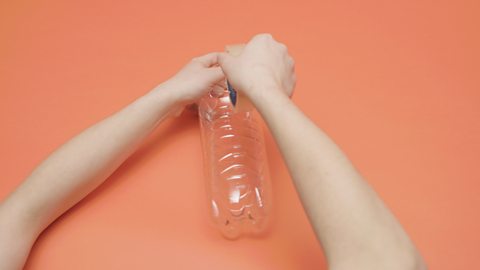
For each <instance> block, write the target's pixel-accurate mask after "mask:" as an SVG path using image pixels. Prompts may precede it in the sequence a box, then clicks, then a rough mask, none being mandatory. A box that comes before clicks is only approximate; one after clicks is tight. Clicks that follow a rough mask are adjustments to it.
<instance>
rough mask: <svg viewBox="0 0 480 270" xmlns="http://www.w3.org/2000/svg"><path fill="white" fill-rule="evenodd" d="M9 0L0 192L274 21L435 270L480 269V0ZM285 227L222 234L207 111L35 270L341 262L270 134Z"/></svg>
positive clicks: (83, 210)
mask: <svg viewBox="0 0 480 270" xmlns="http://www.w3.org/2000/svg"><path fill="white" fill-rule="evenodd" d="M351 2H353V1H273V0H270V1H252V0H247V1H246V0H242V1H220V0H217V1H214V0H204V1H183V0H177V1H159V0H156V1H153V0H152V1H107V0H99V1H47V0H45V1H26V0H25V1H24V0H19V1H6V0H4V1H1V2H0V123H1V132H0V149H1V152H0V169H1V178H0V179H1V180H0V198H4V197H5V196H6V195H7V194H8V193H9V192H11V191H12V190H13V189H14V188H15V186H16V185H18V184H19V183H20V182H21V181H22V180H23V179H24V178H25V177H26V176H27V175H28V174H29V172H30V171H31V170H32V169H33V168H34V167H35V166H36V165H37V164H38V163H39V162H40V161H41V160H42V159H44V158H45V157H46V156H47V155H48V153H49V152H51V151H52V150H54V149H55V148H56V147H57V146H59V145H60V144H61V143H63V142H65V140H67V139H68V138H70V137H72V136H73V135H75V134H76V133H78V132H80V131H81V130H82V129H84V128H85V127H87V126H89V125H91V124H93V123H95V122H96V121H98V120H100V119H102V118H103V117H105V116H107V115H109V114H111V113H112V112H115V111H116V110H118V109H120V108H121V107H122V106H124V105H126V104H128V103H129V102H131V101H132V100H134V99H135V98H136V97H138V96H140V95H142V94H143V93H145V92H146V91H148V90H149V89H151V88H152V87H153V86H155V85H156V84H158V83H160V82H161V81H162V80H165V79H166V78H168V77H169V76H170V75H172V74H174V72H175V71H176V70H177V69H179V68H180V67H181V66H182V65H183V64H184V63H185V62H186V61H188V60H189V58H191V57H193V56H196V55H199V54H203V53H205V52H209V51H215V50H222V49H223V46H224V45H225V44H229V43H238V42H245V41H247V40H248V39H249V38H250V37H251V36H252V35H253V34H255V33H259V32H271V33H273V35H274V36H275V37H276V38H277V39H278V40H280V41H282V42H284V43H286V44H287V45H288V46H289V49H290V51H291V53H292V55H293V56H294V58H295V59H296V62H297V71H298V78H299V81H298V85H297V90H296V93H295V97H294V100H295V102H296V103H297V104H298V105H299V106H300V107H301V108H302V109H303V110H304V111H305V112H306V114H308V115H309V116H310V117H311V118H312V119H313V120H314V121H315V122H316V123H317V124H318V125H319V126H321V127H322V128H324V129H325V130H326V131H327V132H328V133H329V134H330V135H331V136H332V137H333V138H334V139H335V140H336V141H337V142H338V143H339V144H340V145H341V147H342V148H343V149H344V150H345V151H346V152H347V153H348V155H349V156H350V157H351V159H352V160H353V162H354V163H355V164H356V166H357V167H358V168H359V170H360V171H361V172H362V173H363V174H364V175H365V176H366V177H367V178H368V180H369V182H370V183H371V184H372V185H373V186H374V188H375V189H376V190H377V191H378V192H379V193H380V194H381V196H382V197H383V198H384V200H385V201H386V203H387V204H388V205H389V206H390V207H391V209H392V210H393V211H394V212H395V214H396V215H397V216H398V217H399V219H400V220H401V222H402V223H403V225H404V226H405V228H406V230H407V231H408V233H409V234H410V235H411V236H412V238H413V239H414V241H415V242H416V244H417V245H418V247H419V248H420V250H421V252H422V253H423V255H424V256H425V258H426V260H427V262H428V264H429V265H430V267H431V269H437V270H438V269H480V262H479V260H478V252H479V250H480V247H479V245H480V216H479V210H480V209H479V205H480V199H479V198H480V171H479V169H478V166H479V165H478V163H479V161H480V124H479V119H480V79H479V77H480V69H479V63H480V53H479V51H480V50H479V48H480V42H479V41H480V38H479V30H478V27H479V26H480V4H479V3H480V2H479V1H475V0H471V1H453V0H452V1H380V0H378V1H356V2H355V3H351ZM266 136H267V138H266V140H267V149H268V156H269V161H270V168H271V174H272V179H273V186H274V195H275V200H274V203H275V210H274V212H273V215H274V220H275V222H274V224H273V227H272V229H271V232H270V234H269V235H268V236H267V237H266V238H263V239H242V240H239V241H236V242H230V241H226V240H224V239H222V238H221V237H220V236H219V235H218V234H217V232H216V231H215V229H213V228H212V227H210V225H209V220H208V214H209V212H208V208H207V204H206V201H205V192H204V185H203V178H202V163H201V162H202V161H201V145H200V138H199V131H198V123H197V120H196V119H195V118H193V117H188V116H186V117H185V116H184V117H182V118H180V119H178V120H175V121H170V120H169V121H167V122H165V123H164V124H163V125H162V126H161V127H160V128H159V129H158V130H157V131H156V132H155V134H153V136H152V137H150V138H149V139H148V140H147V141H146V142H145V144H144V145H143V147H142V148H141V149H140V150H139V152H137V153H136V154H135V155H134V156H133V157H132V158H131V159H129V160H128V161H127V162H126V163H125V164H124V165H123V166H122V167H121V168H120V169H119V170H118V171H117V172H116V173H115V174H114V175H113V176H112V177H110V179H109V180H108V181H107V182H106V183H105V184H104V185H103V186H101V187H100V188H99V189H98V190H97V191H95V192H94V193H93V194H91V195H90V196H89V197H87V199H85V200H84V201H82V202H81V203H80V204H79V205H77V206H76V207H74V208H73V209H72V210H71V211H69V212H68V213H67V214H65V215H64V216H63V217H62V218H60V219H59V220H58V221H57V222H55V223H54V224H53V225H52V226H51V227H50V228H49V229H48V230H47V231H46V232H45V233H44V234H43V235H42V236H41V237H40V239H39V241H38V242H37V244H36V245H35V247H34V248H33V252H32V255H31V257H30V260H29V261H28V264H27V267H26V269H29V270H33V269H50V270H55V269H231V270H233V269H325V260H324V257H323V256H322V252H321V248H320V247H319V245H318V244H317V241H316V240H315V237H314V234H313V232H312V229H311V228H310V227H309V224H308V222H307V219H306V216H305V214H304V213H303V212H302V208H301V205H300V202H299V200H298V198H297V196H296V194H295V191H294V189H293V186H292V183H291V181H290V178H289V176H288V173H287V170H286V168H285V165H284V164H283V162H282V159H281V157H280V156H279V152H278V150H277V148H276V146H275V144H274V141H273V140H272V137H271V135H270V134H267V135H266Z"/></svg>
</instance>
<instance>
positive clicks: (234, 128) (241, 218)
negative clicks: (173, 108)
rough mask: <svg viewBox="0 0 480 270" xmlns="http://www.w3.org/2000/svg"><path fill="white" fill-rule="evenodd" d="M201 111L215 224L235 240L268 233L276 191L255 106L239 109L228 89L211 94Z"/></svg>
mask: <svg viewBox="0 0 480 270" xmlns="http://www.w3.org/2000/svg"><path fill="white" fill-rule="evenodd" d="M198 108H199V118H200V127H201V133H202V143H203V154H204V168H205V177H206V185H207V193H208V198H209V200H210V203H211V210H212V216H213V219H214V221H215V223H216V224H217V226H218V227H219V229H220V231H221V232H222V234H223V235H224V236H225V237H226V238H229V239H235V238H238V237H239V236H241V235H245V234H250V235H252V234H253V235H257V234H260V233H262V232H263V231H264V230H265V228H266V225H267V220H268V214H269V213H268V212H269V208H270V200H271V194H270V193H271V187H270V179H269V174H268V165H267V160H266V154H265V146H264V141H263V134H262V130H261V126H260V125H259V122H258V119H259V116H258V113H257V112H256V111H255V109H254V108H253V106H242V108H238V106H237V107H236V106H234V105H233V104H232V101H231V95H230V92H229V91H228V90H227V89H225V90H224V91H223V92H221V93H216V92H213V91H212V92H210V93H208V94H207V95H206V96H205V97H203V98H202V99H201V100H200V101H199V104H198Z"/></svg>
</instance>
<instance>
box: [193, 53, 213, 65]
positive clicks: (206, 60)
mask: <svg viewBox="0 0 480 270" xmlns="http://www.w3.org/2000/svg"><path fill="white" fill-rule="evenodd" d="M218 54H219V53H218V52H212V53H207V54H204V55H202V56H198V57H195V58H193V59H192V61H196V62H199V63H200V64H202V66H204V67H211V66H213V65H215V64H217V63H218Z"/></svg>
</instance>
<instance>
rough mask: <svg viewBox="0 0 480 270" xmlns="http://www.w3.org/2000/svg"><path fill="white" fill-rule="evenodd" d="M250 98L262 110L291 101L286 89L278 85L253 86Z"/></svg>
mask: <svg viewBox="0 0 480 270" xmlns="http://www.w3.org/2000/svg"><path fill="white" fill-rule="evenodd" d="M248 98H249V99H250V101H251V102H252V103H253V104H254V105H255V107H256V108H257V109H258V110H259V111H261V110H265V109H268V108H270V107H272V106H273V107H281V106H283V105H285V104H286V103H290V102H291V100H290V98H289V97H288V96H287V95H286V94H285V91H283V89H282V88H281V87H280V86H277V85H273V84H271V85H262V86H257V87H255V88H252V91H251V92H250V94H249V96H248Z"/></svg>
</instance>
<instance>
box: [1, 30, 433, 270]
mask: <svg viewBox="0 0 480 270" xmlns="http://www.w3.org/2000/svg"><path fill="white" fill-rule="evenodd" d="M224 76H226V77H227V78H228V79H229V81H230V82H231V84H232V85H233V86H234V87H235V88H236V89H237V90H239V91H240V92H241V94H243V95H245V96H247V97H248V98H249V99H250V100H251V102H252V103H253V104H254V105H255V107H256V108H257V109H258V111H259V112H260V114H261V115H262V117H263V118H264V120H265V121H266V123H267V125H268V127H269V129H270V131H271V132H272V134H273V136H274V138H275V140H276V142H277V144H278V146H279V148H280V150H281V153H282V155H283V157H284V159H285V161H286V164H287V166H288V169H289V171H290V174H291V176H292V179H293V181H294V184H295V186H296V189H297V191H298V194H299V196H300V198H301V201H302V203H303V206H304V208H305V211H306V213H307V215H308V217H309V220H310V222H311V224H312V227H313V229H314V231H315V234H316V236H317V238H318V240H319V241H320V243H321V244H322V246H323V249H324V251H325V255H326V258H327V261H328V267H329V269H335V270H347V269H365V270H367V269H368V270H372V269H393V270H395V269H399V270H400V269H402V270H403V269H405V270H420V269H426V267H425V264H424V263H423V260H422V258H421V256H420V255H419V253H418V251H417V250H416V248H415V246H414V245H413V243H412V242H411V240H410V239H409V237H408V235H407V234H406V233H405V231H404V230H403V228H402V227H401V225H400V224H399V222H398V221H397V220H396V218H395V217H394V216H393V214H392V213H391V212H390V211H389V210H388V208H387V207H386V206H385V205H384V204H383V202H382V200H381V199H380V198H379V197H378V195H377V194H376V193H375V192H374V191H373V189H372V188H371V187H370V186H369V185H368V183H367V182H366V181H365V180H364V179H363V178H362V176H361V175H360V174H359V173H358V172H357V170H356V169H355V168H354V167H353V165H352V164H351V163H350V161H349V160H348V158H347V157H346V156H345V155H344V154H343V153H342V151H341V150H340V148H339V147H338V146H336V145H335V143H334V142H333V141H332V140H331V139H330V138H329V137H328V136H327V135H326V134H325V133H324V132H323V131H322V130H321V129H320V128H318V127H317V126H316V125H315V124H314V123H313V122H312V121H311V120H309V119H308V118H307V117H306V116H305V115H304V114H303V113H302V112H301V111H300V110H299V108H298V107H297V106H296V105H295V104H294V103H293V102H292V101H291V100H290V98H289V96H291V94H292V93H293V89H294V86H295V73H294V63H293V60H292V58H291V57H290V56H289V54H288V51H287V49H286V47H285V45H283V44H281V43H279V42H277V41H275V40H274V39H273V38H272V37H271V36H270V35H268V34H261V35H257V36H255V37H254V38H252V40H250V42H249V43H248V44H247V45H246V46H245V48H244V50H243V52H242V53H241V55H240V56H236V57H233V56H231V55H228V54H226V53H211V54H207V55H204V56H201V57H197V58H195V59H194V60H192V61H191V62H190V63H188V64H187V65H186V66H185V67H184V68H183V69H182V70H181V71H180V72H179V73H177V74H176V75H175V76H174V77H172V78H171V79H169V80H167V81H166V82H164V83H162V84H160V85H159V86H157V87H156V88H154V89H153V90H151V91H150V92H148V93H147V94H145V95H144V96H142V97H140V98H139V99H137V100H135V101H134V102H133V103H131V104H130V105H128V106H127V107H125V108H124V109H122V110H120V111H119V112H117V113H115V114H113V115H111V116H110V117H108V118H106V119H104V120H102V121H101V122H99V123H97V124H95V125H94V126H92V127H90V128H88V129H86V130H85V131H83V132H82V133H80V134H79V135H77V136H76V137H74V138H72V139H71V140H70V141H68V142H67V143H65V144H64V145H63V146H61V147H60V148H58V149H57V150H56V151H55V152H53V153H52V154H51V155H50V156H49V157H48V158H47V159H46V160H45V161H44V162H43V163H41V164H40V165H39V166H38V167H37V168H36V169H35V170H34V171H33V172H32V173H31V175H30V176H29V177H27V179H25V181H23V183H22V184H21V185H20V186H19V187H18V188H17V189H16V190H15V191H14V192H13V193H12V194H10V196H8V197H7V198H6V199H5V200H4V201H3V202H2V204H0V262H1V264H2V269H21V268H22V267H23V265H24V264H25V261H26V260H27V257H28V254H29V252H30V249H31V247H32V245H33V244H34V242H35V240H36V239H37V237H38V235H39V234H40V233H41V232H42V231H43V230H44V229H45V228H46V227H47V226H48V225H49V224H51V223H52V222H54V221H55V219H57V218H58V217H59V216H60V215H61V214H63V213H64V212H65V211H66V210H68V209H69V208H70V207H72V206H73V205H75V204H76V203H77V202H78V201H80V200H81V199H82V198H84V197H85V196H86V195H87V194H88V193H89V192H91V191H92V190H93V189H95V188H96V187H97V186H98V185H100V184H101V183H102V182H103V181H104V180H105V179H106V178H107V177H108V176H109V175H110V174H112V172H113V171H115V169H117V168H118V167H119V166H120V164H121V163H122V162H123V161H124V160H125V159H126V158H127V157H128V156H129V155H130V154H131V153H133V152H134V151H135V150H136V148H137V147H138V145H139V144H140V143H141V141H142V139H144V138H145V137H146V136H147V135H148V134H149V133H150V132H151V131H153V130H154V129H155V127H156V126H157V125H158V124H159V123H160V122H161V121H162V120H163V119H165V118H166V117H167V116H168V114H172V113H175V112H177V111H178V110H179V109H181V108H183V106H184V105H185V104H188V103H192V102H195V101H196V100H197V99H198V98H199V97H200V96H202V95H203V94H205V93H206V92H207V91H209V90H210V89H212V88H215V87H217V86H216V83H217V82H220V81H222V80H223V79H224ZM285 123H288V125H286V124H285ZM298 130H301V131H302V132H297V131H298ZM113 138H114V139H113ZM92 149H95V151H92Z"/></svg>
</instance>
